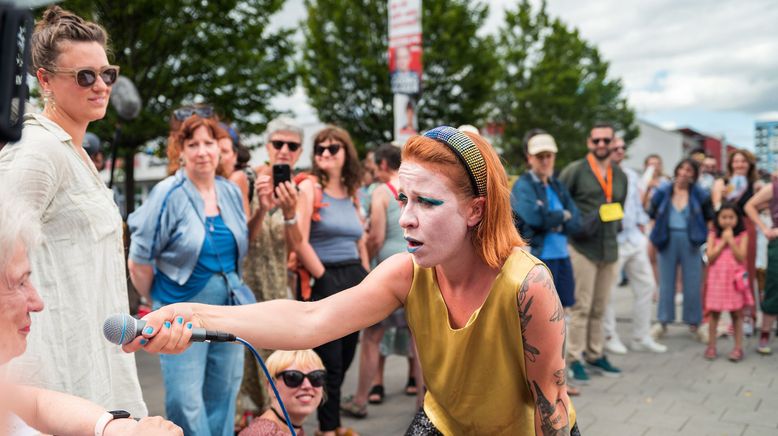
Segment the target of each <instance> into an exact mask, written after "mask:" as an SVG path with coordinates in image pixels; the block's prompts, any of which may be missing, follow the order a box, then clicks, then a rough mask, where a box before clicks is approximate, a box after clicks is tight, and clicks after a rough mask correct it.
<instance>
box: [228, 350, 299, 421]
mask: <svg viewBox="0 0 778 436" xmlns="http://www.w3.org/2000/svg"><path fill="white" fill-rule="evenodd" d="M235 342H240V343H241V344H243V345H245V346H246V348H248V349H249V350H251V353H252V354H253V355H254V357H255V358H256V359H257V362H259V365H260V366H261V367H262V371H263V372H264V373H265V378H266V379H267V382H268V383H270V387H271V388H273V393H274V394H276V399H278V405H279V406H281V411H282V412H284V419H285V420H286V425H287V427H289V431H290V432H292V436H297V433H296V432H295V431H294V426H293V425H292V419H291V418H289V413H287V411H286V406H284V402H283V401H282V400H281V394H279V393H278V389H276V384H275V383H273V377H270V371H268V370H267V367H266V366H265V361H263V360H262V357H260V355H259V353H257V350H255V349H254V347H253V346H251V344H249V343H248V342H247V341H246V340H244V339H242V338H238V337H236V338H235Z"/></svg>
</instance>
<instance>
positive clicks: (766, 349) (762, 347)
mask: <svg viewBox="0 0 778 436" xmlns="http://www.w3.org/2000/svg"><path fill="white" fill-rule="evenodd" d="M768 343H769V342H768V341H766V340H764V339H760V340H759V346H757V347H756V352H757V353H759V354H761V355H763V356H769V355H770V354H773V349H772V348H770V346H769V345H768Z"/></svg>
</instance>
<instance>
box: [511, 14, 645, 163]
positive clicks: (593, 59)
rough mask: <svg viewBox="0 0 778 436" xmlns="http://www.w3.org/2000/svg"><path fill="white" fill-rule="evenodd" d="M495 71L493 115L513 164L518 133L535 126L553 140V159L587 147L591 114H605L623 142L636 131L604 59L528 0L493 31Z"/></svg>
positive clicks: (518, 157) (595, 117)
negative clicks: (498, 61)
mask: <svg viewBox="0 0 778 436" xmlns="http://www.w3.org/2000/svg"><path fill="white" fill-rule="evenodd" d="M497 39H498V53H499V56H500V58H501V70H502V71H501V74H500V80H499V82H498V84H497V111H496V117H497V118H498V119H499V120H500V121H501V122H502V123H504V126H505V134H504V136H503V144H502V146H503V148H504V149H505V152H506V153H505V156H504V157H505V158H506V160H507V161H508V162H509V163H510V164H511V165H512V166H516V165H517V164H518V163H519V162H521V161H523V160H524V157H523V156H524V155H523V153H524V152H523V148H522V138H523V136H524V134H525V132H527V131H528V130H530V129H532V128H541V129H544V130H546V131H548V132H549V133H550V134H551V135H552V136H554V138H555V139H556V142H557V145H558V147H559V153H558V155H557V166H559V167H561V166H563V165H565V164H566V163H567V162H569V161H571V160H574V159H578V158H580V157H582V156H583V155H584V154H585V153H586V136H587V135H588V134H589V129H590V127H591V126H592V125H593V124H594V123H595V122H597V121H610V122H612V123H613V124H614V125H615V126H616V129H617V130H620V131H621V132H622V133H623V135H624V139H625V140H626V141H627V142H629V140H631V139H633V138H634V137H636V136H637V134H638V128H637V126H636V124H635V114H634V112H633V111H632V110H631V109H630V108H629V107H628V106H627V101H626V98H625V97H623V96H622V85H621V81H620V80H618V79H611V78H608V62H607V61H605V60H603V59H602V57H601V56H600V53H599V51H598V50H597V48H596V47H595V46H593V45H591V44H589V43H587V42H586V41H584V40H583V39H582V38H581V36H580V35H579V33H578V30H576V29H571V28H569V27H568V26H567V25H566V24H564V23H563V22H562V21H561V20H559V19H558V18H552V17H550V16H549V15H548V13H547V12H546V4H545V2H543V3H541V5H540V7H539V9H538V10H537V11H536V12H535V11H533V8H532V6H531V4H530V2H529V0H522V1H521V2H520V3H519V4H518V5H517V7H516V9H514V10H509V11H506V15H505V24H504V25H503V26H502V27H501V28H500V30H499V35H498V38H497Z"/></svg>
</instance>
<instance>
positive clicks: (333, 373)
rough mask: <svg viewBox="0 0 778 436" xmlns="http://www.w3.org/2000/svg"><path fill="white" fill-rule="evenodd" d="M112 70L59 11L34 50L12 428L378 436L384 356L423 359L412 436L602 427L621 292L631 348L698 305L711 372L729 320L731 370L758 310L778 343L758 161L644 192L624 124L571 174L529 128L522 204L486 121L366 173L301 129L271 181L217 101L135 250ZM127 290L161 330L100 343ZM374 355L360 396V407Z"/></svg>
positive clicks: (282, 135) (101, 50) (381, 154)
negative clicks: (109, 183) (120, 177)
mask: <svg viewBox="0 0 778 436" xmlns="http://www.w3.org/2000/svg"><path fill="white" fill-rule="evenodd" d="M106 51H107V35H106V33H105V31H104V30H103V29H102V28H101V27H100V26H99V25H97V24H95V23H92V22H89V21H86V20H83V19H81V18H80V17H78V16H76V15H74V14H72V13H70V12H68V11H65V10H63V9H61V8H59V7H57V6H53V7H50V8H49V9H47V11H46V12H45V13H44V15H43V18H42V19H41V20H40V22H39V23H38V24H37V26H36V29H35V32H34V35H33V41H32V56H33V69H34V71H33V73H34V74H35V75H36V77H37V79H38V82H39V84H40V87H41V89H42V95H43V98H44V102H45V104H44V109H43V112H42V113H41V114H27V115H25V127H24V133H23V137H22V140H21V141H19V142H17V143H13V144H8V145H7V146H5V147H4V148H3V149H2V151H0V177H2V180H3V183H2V186H0V204H3V208H1V209H0V326H2V328H0V335H1V336H0V339H2V341H0V365H3V364H5V363H7V362H10V363H9V364H8V365H7V366H6V369H5V371H6V372H7V376H6V377H2V378H0V388H2V389H3V390H4V392H5V391H7V392H13V393H14V395H13V397H14V398H15V399H18V400H15V401H0V430H2V429H9V432H10V434H12V435H14V436H16V435H26V434H31V432H34V431H39V432H40V431H42V432H46V433H52V434H82V433H91V432H94V434H96V435H100V434H144V435H156V434H160V435H167V434H182V433H183V434H187V435H224V436H227V435H233V434H235V433H236V432H239V433H240V434H241V435H243V436H252V435H284V434H291V433H292V432H294V433H296V434H303V433H304V431H303V429H302V424H303V422H304V421H305V420H306V419H307V418H308V417H309V416H310V415H313V414H314V412H315V414H316V417H317V420H318V431H317V432H316V434H317V435H322V436H345V435H350V436H355V435H356V432H355V431H354V430H353V429H350V428H346V427H345V426H344V425H343V422H342V421H341V416H342V415H345V416H350V417H354V418H360V419H362V418H366V417H367V416H368V404H374V405H377V404H380V403H382V402H383V401H384V397H385V388H384V386H383V366H384V362H385V358H386V356H387V355H389V354H399V355H402V356H405V357H407V360H408V380H407V383H406V386H405V393H406V394H408V395H409V396H415V397H416V408H417V410H418V413H417V414H416V415H415V417H414V418H413V421H412V422H411V423H410V427H409V429H408V432H407V433H406V434H408V435H437V434H522V435H524V434H526V435H529V434H533V435H534V434H572V435H577V434H578V426H577V418H576V413H575V408H574V407H573V403H572V402H571V400H570V398H569V396H573V395H580V394H581V390H580V385H585V384H586V383H587V382H588V381H589V380H590V376H591V374H592V373H598V374H603V375H606V376H613V377H618V376H620V375H621V370H620V369H619V368H617V367H616V366H614V365H613V363H612V362H611V360H610V359H609V358H608V355H607V353H613V354H624V353H627V352H628V348H627V346H626V345H625V344H624V343H622V341H621V338H620V337H619V334H618V332H617V329H616V319H615V311H614V308H613V304H612V301H611V300H612V298H611V297H612V294H613V292H614V290H616V289H619V287H618V286H619V282H621V281H622V278H623V280H625V281H626V282H627V283H628V284H629V287H630V289H631V292H632V294H633V296H634V303H633V310H632V328H631V338H630V340H629V342H628V345H629V349H631V350H633V351H638V352H654V353H663V352H666V351H667V348H668V347H667V346H666V345H663V344H661V343H660V342H659V340H660V338H661V337H662V336H663V335H665V334H667V332H668V325H670V324H672V323H675V322H676V313H675V309H676V303H678V300H679V299H680V300H682V307H683V309H682V318H681V320H682V322H683V323H685V324H687V325H688V326H689V329H690V331H691V332H692V333H693V334H694V335H695V336H697V337H699V338H701V339H703V340H704V341H705V342H707V347H706V348H705V349H704V351H703V350H701V352H702V353H704V356H705V358H707V359H715V358H717V355H718V354H717V348H716V346H717V339H718V338H719V336H720V334H721V333H722V332H723V333H725V334H726V333H728V332H729V330H730V329H728V328H727V327H726V326H724V325H723V323H722V322H721V320H722V318H721V313H722V312H729V313H730V315H731V332H730V333H731V334H732V335H733V337H734V347H733V349H732V350H731V352H730V353H729V355H728V357H729V359H730V360H731V361H733V362H737V361H740V360H742V359H743V358H744V355H745V350H744V348H743V337H744V335H748V334H754V333H755V331H754V329H755V326H756V319H757V314H758V312H759V310H758V309H761V311H762V324H761V331H760V332H759V346H758V348H757V351H758V352H759V353H763V354H769V353H770V352H771V349H770V346H769V339H770V330H771V329H772V328H773V325H774V323H775V318H776V317H775V315H776V314H778V282H777V281H776V280H778V268H773V270H774V272H772V273H771V272H769V270H767V272H766V273H765V272H764V271H765V270H766V264H765V262H764V261H762V268H757V266H758V265H757V264H758V263H759V261H758V259H759V257H760V255H759V253H760V250H758V249H757V247H758V244H757V239H758V237H760V236H759V235H763V236H761V237H763V238H766V240H767V241H769V243H768V244H767V245H766V247H764V249H763V250H762V251H764V253H763V254H762V257H763V258H766V259H767V260H766V262H767V263H768V264H769V263H772V264H775V263H778V242H775V241H776V239H778V229H776V228H774V226H773V224H772V223H775V224H776V225H778V188H776V183H778V179H773V180H772V181H771V182H770V183H767V184H764V186H762V183H761V182H760V181H759V180H758V177H757V174H756V165H755V161H754V158H753V156H752V155H751V154H750V153H749V152H747V151H745V150H737V151H736V152H734V153H732V154H731V155H730V156H729V158H728V162H727V171H726V173H725V174H723V175H719V174H717V171H716V167H717V166H716V161H715V159H712V158H711V157H710V156H707V155H705V154H704V153H702V154H701V155H699V153H697V154H695V155H693V156H692V157H690V158H687V159H684V160H682V161H681V162H680V163H678V164H677V165H676V167H675V169H674V172H673V174H672V175H671V177H667V176H665V175H664V174H663V168H662V160H661V157H659V156H657V155H652V156H649V157H648V158H646V160H645V168H644V169H643V172H642V174H641V173H640V172H638V171H637V170H636V169H633V168H628V167H626V166H625V165H624V164H623V162H624V158H625V155H626V153H627V144H625V142H624V140H623V139H622V138H620V137H619V136H617V132H616V130H615V128H614V126H612V125H610V124H608V123H598V124H595V125H594V126H593V127H592V128H591V130H590V132H589V134H588V135H587V138H586V147H587V150H588V152H587V154H586V155H585V156H583V157H582V158H581V159H578V160H575V161H573V162H571V163H570V164H568V165H567V166H565V167H564V168H563V169H561V171H558V170H559V169H558V168H557V167H556V156H557V153H558V151H559V150H558V147H557V144H556V141H555V139H554V137H553V135H552V133H553V132H552V133H549V132H546V131H543V130H540V129H532V130H530V131H529V132H528V133H527V135H526V136H525V137H524V140H523V147H524V154H525V156H526V167H527V171H526V172H525V173H524V174H522V175H521V176H520V177H519V179H518V180H517V181H516V182H515V184H514V185H513V187H512V188H511V187H510V186H509V183H508V177H507V174H506V172H505V169H504V167H503V165H502V163H501V161H500V158H499V157H498V155H497V154H496V152H495V151H494V149H493V148H492V147H491V145H490V144H489V143H488V142H487V141H486V140H485V139H484V138H483V137H482V136H481V135H479V134H478V132H477V129H474V128H473V127H472V126H463V128H460V129H455V128H452V127H446V126H441V127H437V128H434V129H432V130H430V131H427V132H426V133H424V134H423V135H416V136H413V137H411V138H410V139H409V140H408V142H407V143H405V144H402V147H400V145H399V144H383V145H381V146H380V147H378V148H376V149H374V150H371V152H370V153H369V154H368V158H367V159H366V161H365V162H361V161H360V159H359V157H358V153H357V149H356V147H355V145H354V143H353V141H352V139H351V137H350V135H349V133H348V132H347V131H346V130H344V129H342V128H340V127H337V126H332V125H328V126H326V127H324V128H323V129H321V130H320V131H318V132H317V133H316V134H315V136H314V138H313V141H312V142H313V147H312V156H311V157H312V160H311V162H312V166H311V168H310V169H307V170H301V171H297V173H294V170H295V167H296V164H297V162H298V160H299V158H300V156H301V155H302V153H303V143H304V140H305V138H304V133H303V130H302V129H301V128H300V126H299V125H297V124H296V122H295V121H294V120H293V119H290V118H288V117H279V118H277V119H274V120H272V121H271V122H270V123H268V126H267V129H266V132H265V141H264V147H265V149H266V151H267V155H268V160H267V162H265V163H264V164H262V165H260V166H257V167H251V166H250V165H249V164H248V162H249V160H250V153H249V150H248V149H247V148H246V147H245V146H244V145H243V144H242V143H241V137H240V134H239V132H238V131H237V130H236V128H235V127H234V126H233V125H231V124H230V123H228V122H225V121H224V120H221V119H220V118H219V116H218V115H217V112H218V111H217V110H215V109H214V108H213V107H211V106H209V105H206V104H197V105H188V106H183V107H181V108H179V109H177V110H175V111H173V113H172V114H171V117H170V132H169V135H168V140H167V148H166V150H167V157H168V170H169V175H168V177H167V178H165V179H164V180H162V181H161V182H159V183H158V184H157V185H155V187H154V188H153V190H152V191H151V192H150V194H149V196H148V198H146V199H145V201H144V202H143V204H142V206H141V207H140V208H138V209H137V210H136V211H135V212H133V213H132V214H131V215H130V216H129V217H128V220H127V225H128V229H129V233H130V239H129V240H130V243H129V245H128V249H129V253H128V255H127V256H128V257H127V258H126V259H125V250H124V248H125V243H124V237H123V236H124V235H123V227H122V220H121V216H120V214H119V210H118V208H117V206H116V204H115V202H114V199H113V194H112V192H111V191H110V190H108V189H107V188H106V187H105V186H104V184H103V182H102V180H101V179H100V177H99V175H98V169H97V167H96V163H95V159H96V156H97V157H100V156H99V155H98V152H99V140H97V143H95V139H96V138H94V137H92V136H90V134H87V132H86V130H87V127H88V125H89V123H90V122H92V121H96V120H99V119H101V118H103V117H104V115H105V111H106V107H107V102H108V97H109V95H110V92H111V86H112V85H113V84H114V83H115V81H116V79H117V77H118V74H119V67H118V66H113V65H110V64H108V59H107V55H106ZM82 144H83V145H82ZM101 159H102V157H100V159H98V161H101ZM711 160H712V162H711ZM764 210H769V211H770V215H771V216H770V217H767V218H766V219H765V218H763V215H762V214H761V212H762V211H764ZM770 218H772V221H771V219H770ZM679 271H680V272H681V274H680V277H679V275H678V272H679ZM127 274H129V277H130V281H131V284H132V288H134V290H135V291H136V292H137V293H138V294H139V295H140V296H141V297H142V299H143V300H144V301H146V302H148V304H149V305H150V306H151V309H152V311H153V312H151V313H149V314H147V315H146V316H145V317H144V319H145V320H146V324H145V328H144V330H143V332H142V335H141V336H139V337H138V338H136V339H135V340H133V341H132V342H131V343H130V344H128V345H125V347H124V350H123V351H122V350H121V349H119V348H118V347H115V346H113V345H111V344H109V343H108V342H107V341H105V340H103V338H102V337H101V332H100V329H99V326H100V325H102V322H103V320H104V319H105V318H106V317H107V316H109V315H111V314H114V313H127V312H129V310H130V308H129V305H128V299H127V297H128V288H127V282H126V280H125V277H126V275H127ZM39 291H40V295H39V294H38V292H39ZM679 291H680V292H679ZM755 291H759V292H758V293H755ZM654 299H656V301H657V307H658V311H657V313H656V319H657V320H658V322H657V323H656V324H654V325H653V326H652V323H651V320H652V318H653V314H652V300H654ZM255 303H258V304H255ZM759 303H760V304H759ZM31 314H35V315H34V317H33V316H31ZM33 319H34V321H35V323H34V324H33V325H32V327H33V328H31V324H32V320H33ZM706 323H707V329H706V328H705V327H704V325H705V324H706ZM199 327H207V328H209V329H213V330H220V331H227V332H230V333H234V334H235V335H237V336H239V337H241V338H243V339H245V340H247V341H248V342H250V343H252V344H254V345H255V346H256V347H257V348H260V353H261V354H262V355H264V356H265V357H266V358H267V369H268V372H269V374H270V379H271V380H272V381H274V383H275V384H276V385H277V386H278V393H279V397H278V398H277V397H276V396H275V395H274V393H273V392H274V391H273V389H272V387H271V386H270V384H269V383H268V382H267V381H266V380H265V379H264V375H263V373H262V371H261V370H260V369H259V368H258V366H257V363H256V362H255V360H254V357H253V355H252V354H250V353H248V352H245V353H244V351H243V350H242V349H241V348H240V347H239V346H237V345H235V344H230V343H207V342H206V343H195V344H190V343H189V339H190V337H191V335H192V332H193V330H194V329H195V328H199ZM360 338H361V339H360ZM358 344H361V345H360V347H359V364H358V372H359V374H358V384H357V389H356V392H355V393H354V395H352V396H344V395H343V393H342V386H343V382H344V378H345V375H346V373H347V371H348V370H349V369H350V368H351V367H352V366H355V367H356V366H357V365H352V362H353V360H354V358H355V357H356V355H357V346H358ZM140 349H144V350H146V351H148V352H152V353H160V363H161V369H162V377H163V381H164V387H165V409H166V414H167V420H166V419H163V418H160V417H154V418H149V417H146V415H147V413H148V411H147V408H146V405H145V403H144V401H143V397H142V393H141V388H140V383H139V381H138V375H137V370H136V367H135V359H134V354H132V352H134V351H137V350H140ZM273 350H279V351H273ZM280 350H288V351H280ZM568 377H569V378H570V380H568ZM11 380H13V381H11ZM508 380H509V381H510V382H506V381H508ZM3 398H8V397H7V396H5V397H3ZM0 400H2V399H0ZM485 404H488V407H484V405H485ZM43 406H45V407H43ZM107 410H109V411H110V412H106V411H107ZM287 413H288V417H287ZM64 416H67V418H68V419H63V417H64ZM132 417H138V418H143V419H140V420H134V419H130V418H132ZM287 424H288V426H287ZM288 427H292V428H288Z"/></svg>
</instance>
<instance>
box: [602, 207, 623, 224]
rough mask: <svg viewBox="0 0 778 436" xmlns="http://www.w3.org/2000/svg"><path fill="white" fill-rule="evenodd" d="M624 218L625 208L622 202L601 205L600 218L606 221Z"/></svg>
mask: <svg viewBox="0 0 778 436" xmlns="http://www.w3.org/2000/svg"><path fill="white" fill-rule="evenodd" d="M622 218H624V209H622V208H621V203H605V204H603V205H602V206H600V220H602V222H604V223H609V222H611V221H618V220H620V219H622Z"/></svg>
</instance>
